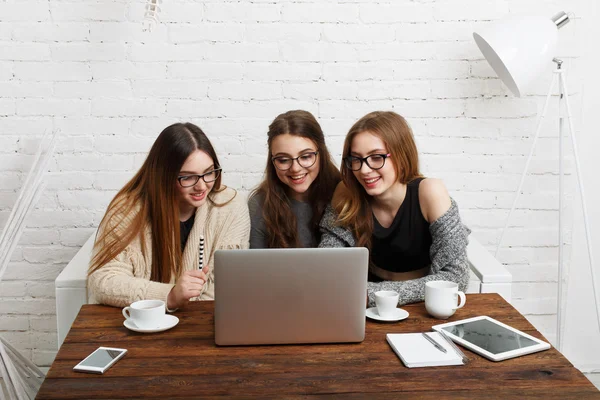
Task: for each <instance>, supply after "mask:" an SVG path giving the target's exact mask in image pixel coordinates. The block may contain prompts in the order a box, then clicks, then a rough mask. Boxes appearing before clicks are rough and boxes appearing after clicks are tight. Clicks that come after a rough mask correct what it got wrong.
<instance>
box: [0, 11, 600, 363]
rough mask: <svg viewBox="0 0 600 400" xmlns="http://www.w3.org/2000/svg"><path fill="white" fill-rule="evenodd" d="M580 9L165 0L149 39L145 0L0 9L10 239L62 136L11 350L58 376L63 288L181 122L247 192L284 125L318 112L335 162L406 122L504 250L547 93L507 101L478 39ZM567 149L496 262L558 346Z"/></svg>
mask: <svg viewBox="0 0 600 400" xmlns="http://www.w3.org/2000/svg"><path fill="white" fill-rule="evenodd" d="M586 1H594V0H577V1H572V0H571V1H566V0H536V1H527V2H523V1H522V0H497V1H487V0H486V1H482V0H452V1H451V0H410V1H409V0H398V1H393V2H390V1H384V0H382V1H377V0H344V1H333V0H332V1H305V0H286V1H280V2H272V1H249V0H242V1H238V0H236V1H229V0H219V1H197V0H189V1H182V0H179V1H164V2H163V11H162V13H161V18H162V21H163V22H162V23H161V24H160V25H159V26H158V27H157V28H156V30H155V31H154V32H152V33H148V32H143V31H142V29H141V21H142V19H143V12H144V2H143V1H142V0H136V1H125V0H114V1H111V0H108V1H87V0H86V1H53V2H48V1H46V0H39V1H35V0H33V1H16V0H7V1H0V48H1V49H2V50H1V51H0V226H2V225H3V224H4V223H5V221H6V218H7V217H8V213H9V212H10V209H11V207H12V206H13V204H14V201H15V199H16V191H17V190H18V189H19V187H20V184H21V183H22V181H23V176H24V173H25V172H26V171H27V169H28V166H29V165H30V163H31V160H32V154H33V153H34V152H35V148H36V144H37V142H36V140H37V139H39V137H40V136H41V135H42V134H43V133H44V131H45V130H47V129H60V131H61V138H60V143H59V146H58V151H57V154H56V155H55V157H54V160H53V163H52V166H51V167H52V173H51V174H49V175H48V176H47V180H48V189H47V193H46V194H45V195H44V197H43V199H42V200H41V202H40V204H39V205H38V208H37V209H36V210H35V211H34V212H33V213H32V215H31V217H30V218H29V220H28V224H27V225H28V229H27V230H26V231H25V233H24V235H23V238H22V239H21V242H20V246H19V247H18V248H17V250H16V251H15V254H14V256H13V260H14V261H13V262H12V263H11V265H10V268H9V270H8V272H7V274H6V275H5V277H4V281H3V283H2V284H1V285H0V298H1V301H0V333H1V334H2V335H3V336H5V337H7V338H8V339H9V340H10V341H11V342H12V343H13V344H14V345H15V346H16V347H17V348H19V349H21V350H23V351H24V354H25V355H26V356H28V357H31V358H32V359H33V360H34V362H36V363H38V364H39V365H41V366H48V365H49V364H50V363H51V361H52V359H53V357H54V354H55V347H56V343H55V340H56V337H55V325H54V312H55V310H54V298H53V297H54V294H53V280H54V278H55V277H56V276H57V275H58V273H60V271H61V269H62V268H63V267H64V265H65V264H66V263H67V262H68V261H69V259H70V258H71V257H72V256H73V254H75V252H76V251H77V249H78V248H79V246H81V244H82V243H83V242H84V241H85V239H86V238H87V237H88V236H89V234H90V232H91V231H92V229H93V227H94V226H96V225H97V223H98V222H99V220H100V219H101V217H102V215H103V211H104V209H105V207H106V205H107V203H108V202H109V201H110V199H111V197H112V196H113V195H114V194H115V192H116V190H118V189H119V188H120V186H121V185H122V184H123V183H124V182H125V181H126V180H127V179H128V178H129V177H130V176H131V175H132V174H133V172H134V170H135V168H137V166H139V165H140V163H141V162H142V161H143V157H144V153H145V152H146V151H147V150H148V148H149V146H150V145H151V144H152V142H153V140H154V138H155V137H156V136H157V135H158V133H159V132H160V131H161V130H162V129H163V128H164V127H165V126H167V125H168V124H170V123H172V122H175V121H178V120H184V121H188V120H189V121H192V122H194V123H197V124H198V125H200V126H201V127H202V128H203V129H204V130H205V131H206V132H207V134H208V135H209V137H211V138H212V139H213V142H214V143H215V145H216V147H217V150H218V152H219V154H220V157H221V159H222V163H223V166H224V169H225V176H224V177H225V182H226V183H227V184H229V185H231V186H234V187H236V188H238V189H241V190H242V191H243V192H244V193H247V192H248V191H249V190H251V189H252V187H253V186H254V185H256V183H257V182H258V181H259V180H260V176H261V173H262V171H263V168H264V165H265V160H266V159H265V153H264V150H265V141H266V135H265V133H266V130H267V126H268V124H269V123H270V121H271V120H272V119H273V118H274V117H275V116H276V115H277V114H279V113H281V112H284V111H286V110H289V109H307V110H309V111H311V112H313V113H314V114H315V115H316V116H317V117H318V119H319V120H320V121H321V122H322V125H323V127H324V129H325V132H326V135H327V141H328V143H329V144H330V146H332V147H331V148H330V150H331V152H332V153H333V154H334V156H335V157H336V160H338V161H339V155H340V152H341V144H342V140H343V137H344V135H345V133H346V132H347V130H348V128H349V127H350V125H351V124H352V122H353V121H354V120H356V119H357V118H359V117H361V116H362V115H363V114H365V113H367V112H369V111H372V110H376V109H387V110H395V111H397V112H399V113H401V114H403V115H405V116H406V117H407V118H408V119H409V122H410V123H411V124H412V126H413V128H414V131H415V135H416V136H417V141H418V145H419V149H420V151H421V153H422V154H423V159H422V160H423V161H422V162H423V170H424V172H425V173H426V174H429V175H432V176H436V177H440V178H442V179H444V180H445V182H446V185H447V186H448V188H449V189H450V191H451V193H452V195H453V196H454V197H455V198H456V199H457V201H459V205H460V206H461V210H462V215H463V217H464V220H465V221H466V222H467V224H469V225H470V226H471V228H472V229H473V231H474V234H475V236H477V237H478V238H479V239H480V240H481V241H482V242H483V243H484V244H485V245H487V246H488V247H489V248H490V249H495V245H496V244H497V241H498V238H499V236H500V230H501V228H502V226H503V224H504V218H505V216H506V215H507V213H508V209H509V208H510V206H511V204H512V199H513V191H514V190H515V189H516V187H517V184H518V179H519V174H520V172H521V168H522V167H523V166H524V163H525V160H524V157H525V155H526V154H527V153H528V151H529V146H530V143H531V139H532V135H533V130H534V128H535V121H536V115H537V113H538V112H539V111H540V109H541V104H542V102H543V98H544V94H545V91H546V86H545V85H546V83H547V82H548V80H547V79H546V77H544V80H543V82H541V83H540V84H539V86H537V87H535V88H534V89H532V91H531V92H530V93H528V94H526V95H525V96H524V97H522V98H520V99H517V98H514V97H513V96H511V95H510V94H509V92H508V91H507V89H505V88H504V87H503V86H502V85H501V83H500V82H499V80H497V79H496V78H495V77H494V73H493V71H492V70H491V68H490V67H489V66H488V65H487V63H486V62H485V61H484V60H483V59H482V56H481V55H480V53H479V51H478V50H477V48H476V46H475V44H474V42H473V41H472V39H471V32H472V31H473V29H475V28H477V27H478V26H481V25H483V24H485V23H486V22H488V21H490V20H495V19H497V18H500V17H502V16H504V15H506V14H509V13H532V14H539V15H546V16H548V17H550V16H552V15H553V14H554V13H555V12H557V11H559V10H562V9H565V10H567V11H568V10H575V11H576V12H577V11H578V10H580V9H581V4H582V3H585V2H586ZM579 15H580V17H581V18H585V15H584V13H580V14H579ZM576 28H577V21H576V22H575V24H571V25H569V26H567V27H566V28H565V29H564V30H563V31H561V41H560V54H561V55H562V56H564V57H565V58H566V60H567V65H568V66H569V68H570V73H569V79H570V89H571V92H572V93H574V95H573V96H572V97H573V101H574V104H578V103H576V102H577V101H578V100H579V93H580V92H581V85H582V76H581V74H580V72H579V66H578V63H579V62H580V53H579V51H580V48H579V47H578V46H577V43H578V42H579V41H580V40H581V39H582V38H583V37H584V36H585V32H583V31H582V30H581V29H576ZM575 112H576V114H578V112H579V111H578V108H576V109H575ZM556 148H557V140H556V130H555V129H554V125H552V124H550V123H548V125H546V128H545V129H544V130H543V132H542V138H541V139H540V143H539V146H538V149H537V151H536V157H535V159H534V162H533V163H532V168H531V171H532V175H531V176H529V177H528V178H527V181H526V186H525V189H524V195H523V196H521V199H520V202H519V205H518V209H517V212H516V213H515V215H514V216H513V219H512V223H511V228H510V229H511V231H510V234H509V235H507V236H506V241H505V243H504V247H503V248H502V249H501V251H500V253H499V259H500V260H501V261H502V262H504V263H506V264H507V265H508V268H509V269H510V270H511V272H512V273H513V277H514V280H515V284H514V286H513V288H514V289H513V293H512V297H513V299H514V301H513V303H514V304H515V306H516V307H517V308H519V310H520V311H521V312H523V313H524V314H525V315H526V316H528V317H529V318H530V320H531V321H532V322H534V323H535V324H536V326H537V327H538V328H539V329H540V330H541V331H542V332H543V333H544V334H546V335H548V336H549V337H552V336H553V330H554V322H553V320H554V317H555V304H556V295H555V287H556V266H555V260H556V255H557V240H558V239H557V233H556V232H557V219H556V217H557V198H558V196H557V166H556V159H557V151H556ZM567 169H568V171H569V172H571V173H572V171H573V168H572V164H568V168H567ZM571 181H572V179H571V180H570V181H569V184H570V185H571V187H573V184H572V182H571ZM572 203H573V202H572V201H571V203H570V204H569V205H571V204H572ZM569 210H570V209H569ZM568 215H569V216H570V215H571V213H568ZM567 222H568V223H569V221H567ZM569 240H570V238H569V237H567V238H566V241H567V242H568V241H569Z"/></svg>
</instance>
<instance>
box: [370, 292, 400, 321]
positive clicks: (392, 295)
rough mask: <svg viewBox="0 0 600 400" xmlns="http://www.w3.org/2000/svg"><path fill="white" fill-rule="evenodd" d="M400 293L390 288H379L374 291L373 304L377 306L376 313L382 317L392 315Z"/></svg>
mask: <svg viewBox="0 0 600 400" xmlns="http://www.w3.org/2000/svg"><path fill="white" fill-rule="evenodd" d="M399 298H400V294H399V293H397V292H394V291H391V290H380V291H379V292H375V305H376V306H377V314H379V316H380V317H382V318H389V317H393V316H394V312H395V311H396V307H397V306H398V299H399Z"/></svg>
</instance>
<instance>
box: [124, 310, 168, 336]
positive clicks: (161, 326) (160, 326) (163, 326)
mask: <svg viewBox="0 0 600 400" xmlns="http://www.w3.org/2000/svg"><path fill="white" fill-rule="evenodd" d="M178 323H179V318H177V317H176V316H174V315H170V314H165V317H164V318H163V319H162V321H160V322H157V323H156V326H155V327H153V328H145V329H142V328H138V327H137V326H136V325H135V324H134V323H133V322H131V321H129V320H128V319H126V320H125V321H123V325H125V328H127V329H129V330H132V331H134V332H142V333H154V332H162V331H166V330H167V329H171V328H172V327H174V326H175V325H177V324H178Z"/></svg>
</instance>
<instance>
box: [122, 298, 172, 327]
mask: <svg viewBox="0 0 600 400" xmlns="http://www.w3.org/2000/svg"><path fill="white" fill-rule="evenodd" d="M123 316H124V317H125V319H127V320H128V321H131V322H133V323H134V324H135V326H137V327H138V328H141V329H152V328H156V327H158V326H159V325H160V324H161V323H162V321H163V319H164V317H165V302H164V301H162V300H139V301H136V302H134V303H131V305H130V306H128V307H125V308H124V309H123Z"/></svg>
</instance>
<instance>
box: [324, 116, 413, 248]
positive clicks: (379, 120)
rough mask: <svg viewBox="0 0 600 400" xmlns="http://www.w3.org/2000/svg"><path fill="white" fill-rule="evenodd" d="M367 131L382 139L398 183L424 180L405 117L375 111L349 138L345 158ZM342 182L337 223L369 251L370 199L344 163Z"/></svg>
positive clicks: (371, 220)
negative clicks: (354, 142) (360, 134)
mask: <svg viewBox="0 0 600 400" xmlns="http://www.w3.org/2000/svg"><path fill="white" fill-rule="evenodd" d="M367 131H368V132H369V133H371V134H373V135H375V136H377V137H379V138H380V139H381V140H382V141H383V143H384V144H385V146H386V147H387V150H388V152H389V153H390V154H391V155H390V159H391V161H392V163H393V165H394V171H395V172H396V176H397V177H398V182H400V183H404V184H407V183H409V182H411V181H412V180H414V179H416V178H419V177H422V175H421V173H420V172H419V154H418V152H417V146H416V144H415V140H414V137H413V133H412V130H411V129H410V126H409V125H408V123H407V122H406V120H405V119H404V118H403V117H402V116H400V115H398V114H396V113H395V112H392V111H375V112H372V113H369V114H367V115H365V116H364V117H362V118H361V119H359V120H358V121H357V122H356V123H355V124H354V125H353V126H352V128H350V131H348V134H347V135H346V139H345V141H344V151H343V154H342V157H343V158H344V159H345V158H346V157H348V156H349V155H350V152H351V146H352V140H353V139H354V137H356V135H358V134H359V133H362V132H367ZM342 180H343V182H344V185H345V189H343V190H342V191H340V192H339V193H336V196H335V199H334V201H333V204H334V207H335V209H336V211H337V213H338V214H339V218H338V221H339V222H340V223H341V225H343V226H347V227H350V228H351V229H352V231H353V233H354V237H355V238H356V246H357V247H367V248H369V249H370V248H371V236H372V234H373V217H372V209H371V203H370V200H371V197H370V196H369V195H368V194H367V192H366V191H365V189H364V188H363V186H362V185H361V184H360V182H358V180H357V179H356V177H355V176H354V173H353V172H352V170H351V169H349V168H348V167H346V164H345V163H342Z"/></svg>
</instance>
